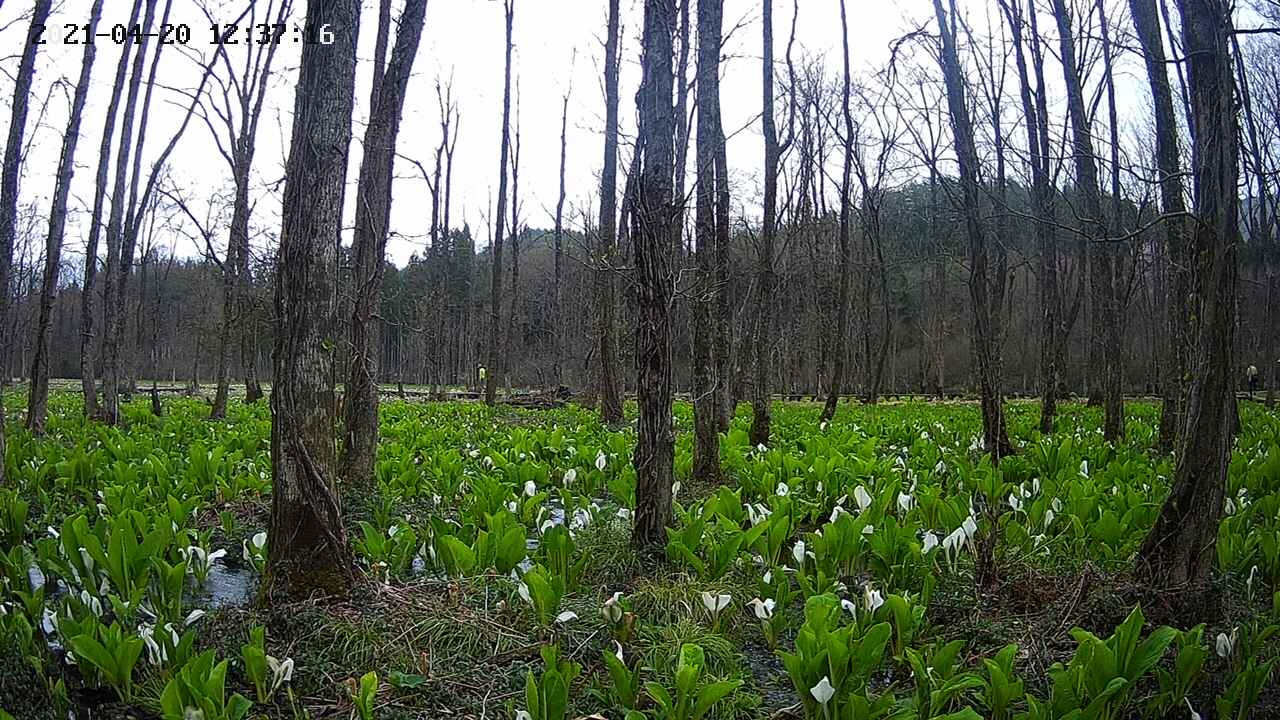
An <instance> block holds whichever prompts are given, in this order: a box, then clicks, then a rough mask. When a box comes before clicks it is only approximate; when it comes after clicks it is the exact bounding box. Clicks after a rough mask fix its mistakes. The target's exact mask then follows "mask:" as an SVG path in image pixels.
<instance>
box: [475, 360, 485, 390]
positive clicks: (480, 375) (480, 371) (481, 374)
mask: <svg viewBox="0 0 1280 720" xmlns="http://www.w3.org/2000/svg"><path fill="white" fill-rule="evenodd" d="M485 377H487V374H486V371H485V369H484V366H483V365H477V366H476V383H477V384H478V385H479V386H480V389H481V390H483V389H484V380H485Z"/></svg>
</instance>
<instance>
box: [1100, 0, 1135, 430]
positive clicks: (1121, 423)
mask: <svg viewBox="0 0 1280 720" xmlns="http://www.w3.org/2000/svg"><path fill="white" fill-rule="evenodd" d="M1097 9H1098V23H1099V27H1100V28H1101V33H1102V60H1103V70H1104V72H1105V73H1106V76H1105V81H1106V91H1107V112H1108V120H1109V125H1110V128H1109V129H1110V132H1111V237H1112V238H1120V237H1122V236H1123V227H1124V218H1123V216H1122V215H1123V212H1124V206H1123V197H1122V195H1121V192H1122V188H1121V187H1120V121H1119V119H1118V116H1117V113H1116V83H1115V69H1114V66H1113V65H1114V63H1113V60H1112V54H1113V52H1114V50H1113V48H1112V45H1111V30H1110V28H1109V27H1108V25H1107V12H1106V7H1105V4H1104V2H1103V0H1098V2H1097ZM1123 250H1124V248H1123V247H1122V246H1121V245H1120V244H1119V241H1118V240H1112V241H1110V242H1108V243H1106V245H1105V246H1104V247H1103V248H1102V252H1103V253H1105V254H1106V255H1107V268H1106V269H1107V273H1108V274H1107V277H1105V278H1103V279H1104V280H1105V281H1106V294H1105V296H1104V299H1105V301H1106V304H1107V305H1106V309H1107V313H1106V320H1107V324H1106V327H1105V328H1104V329H1103V330H1104V335H1103V351H1104V352H1105V354H1106V358H1107V369H1108V372H1107V375H1106V378H1105V379H1104V380H1103V386H1104V387H1105V388H1106V392H1105V393H1104V395H1105V397H1104V400H1105V403H1106V409H1105V412H1106V420H1105V425H1106V426H1107V427H1110V429H1111V431H1112V439H1113V440H1119V439H1120V438H1123V437H1124V434H1125V416H1124V376H1125V363H1124V338H1123V333H1124V325H1123V324H1124V317H1125V310H1126V309H1127V299H1128V298H1127V295H1126V287H1125V286H1126V283H1125V281H1124V252H1123Z"/></svg>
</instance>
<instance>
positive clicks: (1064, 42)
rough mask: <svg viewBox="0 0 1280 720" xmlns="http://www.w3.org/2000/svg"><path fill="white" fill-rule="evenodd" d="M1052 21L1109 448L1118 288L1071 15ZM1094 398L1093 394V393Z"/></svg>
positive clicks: (1117, 405)
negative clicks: (1086, 247)
mask: <svg viewBox="0 0 1280 720" xmlns="http://www.w3.org/2000/svg"><path fill="white" fill-rule="evenodd" d="M1053 15H1054V19H1055V20H1057V24H1058V42H1059V46H1060V52H1059V56H1060V57H1061V60H1062V74H1063V80H1064V82H1065V84H1066V87H1067V112H1068V114H1069V115H1070V117H1071V137H1072V146H1073V147H1072V155H1073V160H1074V164H1075V171H1076V185H1077V187H1078V188H1079V190H1080V194H1081V195H1082V196H1083V198H1084V213H1085V216H1086V217H1084V218H1083V219H1082V224H1083V232H1084V234H1085V236H1086V238H1087V240H1088V241H1089V242H1090V243H1091V244H1092V247H1091V248H1090V252H1089V276H1090V285H1091V286H1092V294H1091V297H1090V299H1091V301H1092V302H1091V304H1090V311H1091V312H1090V318H1091V319H1092V320H1093V323H1092V324H1093V327H1092V328H1091V331H1092V335H1093V337H1092V342H1093V343H1094V345H1095V346H1097V350H1098V351H1099V352H1098V355H1099V359H1100V360H1101V361H1102V367H1101V368H1098V367H1096V366H1095V367H1094V368H1093V370H1092V373H1091V374H1092V375H1093V376H1094V377H1096V378H1098V379H1099V381H1100V383H1101V385H1102V392H1101V393H1100V394H1099V395H1100V397H1101V399H1102V404H1103V409H1104V416H1105V419H1104V422H1103V433H1104V435H1105V436H1106V438H1107V439H1108V440H1110V441H1112V442H1114V441H1117V440H1119V439H1120V438H1122V437H1123V436H1124V405H1123V402H1122V398H1121V396H1120V383H1119V375H1120V373H1121V368H1120V367H1119V363H1118V361H1119V357H1118V356H1119V352H1118V351H1119V348H1118V347H1116V348H1113V347H1112V343H1111V342H1110V338H1111V336H1112V334H1113V330H1112V327H1113V324H1115V323H1116V322H1118V318H1117V317H1116V314H1117V313H1116V310H1117V308H1116V302H1115V300H1116V287H1115V277H1114V263H1113V259H1114V258H1113V257H1112V255H1113V253H1112V250H1111V248H1110V247H1109V246H1110V245H1111V243H1109V242H1106V240H1107V234H1108V233H1107V225H1106V220H1105V216H1104V214H1103V210H1102V191H1101V189H1100V186H1099V183H1098V165H1097V161H1096V160H1095V158H1096V155H1095V154H1094V148H1093V137H1092V134H1091V129H1090V125H1089V118H1088V115H1087V112H1086V109H1085V99H1084V92H1083V91H1082V89H1081V86H1080V71H1079V67H1078V65H1077V62H1076V48H1075V38H1074V36H1073V33H1074V32H1075V28H1074V27H1073V26H1072V22H1071V15H1070V14H1069V13H1068V11H1067V7H1066V4H1065V0H1053ZM1091 394H1094V393H1091Z"/></svg>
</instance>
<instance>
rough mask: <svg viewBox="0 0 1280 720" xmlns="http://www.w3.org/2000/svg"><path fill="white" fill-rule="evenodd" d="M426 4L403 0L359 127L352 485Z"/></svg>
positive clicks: (362, 476)
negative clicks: (399, 147) (399, 150)
mask: <svg viewBox="0 0 1280 720" xmlns="http://www.w3.org/2000/svg"><path fill="white" fill-rule="evenodd" d="M388 4H389V3H388ZM426 10H427V0H407V2H406V3H405V5H404V9H403V10H402V11H401V13H400V22H399V29H398V30H397V31H396V43H395V47H394V48H392V50H391V60H390V62H388V63H387V64H386V67H385V70H384V71H383V72H380V73H379V81H380V82H379V83H378V84H377V85H376V86H375V89H374V92H373V98H372V107H373V110H372V111H371V115H370V116H369V125H368V126H367V127H366V128H365V133H364V160H363V162H361V164H360V182H359V186H358V189H357V191H356V225H355V239H354V242H353V246H352V252H353V254H354V256H355V258H354V265H355V275H354V277H353V282H352V285H353V289H354V294H355V302H354V303H352V311H351V372H350V375H348V379H347V384H346V388H345V390H346V395H345V396H344V398H343V409H344V411H345V415H346V417H345V418H344V423H343V430H344V436H343V443H342V459H341V469H340V473H341V477H342V478H343V479H344V480H346V482H348V483H350V484H352V485H361V486H363V485H368V484H371V483H372V482H373V478H374V473H373V469H374V460H375V458H376V455H377V450H378V362H377V360H378V350H377V338H378V326H377V324H376V323H377V321H376V320H375V319H374V317H373V314H374V309H375V308H376V306H377V303H378V297H379V294H380V291H381V290H382V276H383V269H384V268H385V267H386V251H387V229H388V223H389V220H390V216H391V183H392V170H393V169H394V167H395V153H396V139H397V137H398V136H399V134H400V118H401V115H402V114H403V111H404V96H405V93H406V92H407V90H408V86H409V73H410V71H411V70H412V69H413V61H414V58H415V57H416V56H417V54H418V42H419V40H420V39H421V37H422V25H423V18H424V16H425V14H426ZM374 62H376V63H377V64H378V65H379V66H381V65H382V64H383V58H382V57H381V56H379V57H377V58H375V59H374Z"/></svg>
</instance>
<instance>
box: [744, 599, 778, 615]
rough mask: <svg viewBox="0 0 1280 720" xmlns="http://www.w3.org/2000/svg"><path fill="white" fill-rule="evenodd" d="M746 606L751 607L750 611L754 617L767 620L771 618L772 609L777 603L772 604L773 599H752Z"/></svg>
mask: <svg viewBox="0 0 1280 720" xmlns="http://www.w3.org/2000/svg"><path fill="white" fill-rule="evenodd" d="M747 604H748V605H750V606H751V610H752V612H754V613H755V614H756V617H757V618H759V619H761V620H768V619H769V618H771V617H773V609H774V607H776V606H777V603H775V602H774V600H773V598H769V599H767V600H761V599H760V598H752V599H751V602H749V603H747Z"/></svg>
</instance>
